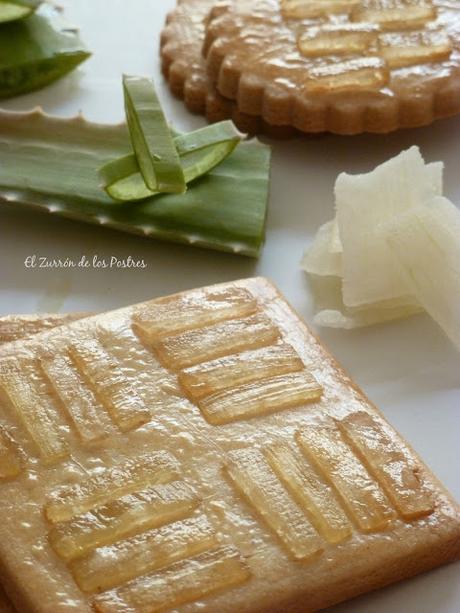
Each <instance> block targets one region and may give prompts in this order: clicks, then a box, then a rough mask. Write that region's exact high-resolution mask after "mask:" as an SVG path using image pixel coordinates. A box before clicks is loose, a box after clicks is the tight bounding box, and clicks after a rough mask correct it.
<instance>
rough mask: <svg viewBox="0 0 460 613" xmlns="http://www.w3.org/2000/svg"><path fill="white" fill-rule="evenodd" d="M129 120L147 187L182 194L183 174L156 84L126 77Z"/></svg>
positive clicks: (126, 104) (124, 81) (183, 190)
mask: <svg viewBox="0 0 460 613" xmlns="http://www.w3.org/2000/svg"><path fill="white" fill-rule="evenodd" d="M123 93H124V97H125V111H126V120H127V122H128V127H129V133H130V137H131V143H132V145H133V149H134V153H135V154H136V158H137V162H138V164H139V168H140V171H141V174H142V178H143V179H144V181H145V184H146V185H147V187H148V188H149V189H150V190H151V191H153V192H168V193H173V194H183V193H184V192H185V190H186V189H187V186H186V183H185V177H184V171H183V170H182V166H181V163H180V159H179V154H178V152H177V149H176V147H175V144H174V140H173V137H172V134H171V131H170V129H169V127H168V124H167V122H166V118H165V116H164V113H163V110H162V108H161V104H160V101H159V100H158V96H157V94H156V91H155V87H154V85H153V82H152V81H151V80H150V79H145V78H142V77H131V76H127V75H123Z"/></svg>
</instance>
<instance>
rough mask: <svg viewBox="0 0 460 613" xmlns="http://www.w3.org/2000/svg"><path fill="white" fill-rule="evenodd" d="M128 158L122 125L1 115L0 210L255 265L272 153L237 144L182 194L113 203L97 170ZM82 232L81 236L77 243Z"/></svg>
mask: <svg viewBox="0 0 460 613" xmlns="http://www.w3.org/2000/svg"><path fill="white" fill-rule="evenodd" d="M130 152H132V147H131V143H130V140H129V134H128V130H127V128H126V125H117V126H113V125H101V124H96V123H89V122H87V121H85V120H84V119H83V118H82V117H74V118H73V119H62V118H57V117H49V116H46V115H44V114H43V113H42V112H41V111H39V110H37V111H34V112H29V113H14V112H8V111H0V160H1V161H2V163H1V164H0V203H1V202H3V203H8V202H9V203H10V204H11V205H13V206H21V207H22V206H28V207H30V208H32V209H35V210H43V211H45V212H47V213H51V214H52V215H58V216H62V217H67V218H71V219H75V220H77V221H82V222H86V223H90V224H96V225H98V226H99V227H100V228H101V229H102V227H107V228H113V229H117V230H121V231H123V232H129V233H132V234H138V235H141V236H144V237H147V238H153V239H161V240H166V241H174V242H180V243H184V244H188V245H193V246H196V247H206V248H209V249H218V250H221V251H229V252H231V253H238V254H242V255H247V256H251V257H258V255H259V254H260V250H261V247H262V245H263V242H264V234H265V218H266V212H267V202H268V194H269V179H270V147H268V146H266V145H263V144H261V143H259V142H258V141H257V140H250V141H247V142H243V143H241V144H240V145H239V147H237V148H236V149H235V151H234V152H233V153H232V154H231V155H229V157H228V158H227V159H225V160H224V161H223V162H222V163H221V164H219V165H218V166H216V167H215V168H213V169H212V170H211V171H210V172H208V173H207V174H206V175H204V176H202V177H200V178H199V179H197V180H195V181H194V182H193V184H191V186H190V188H189V189H188V191H187V192H186V193H185V194H160V195H158V196H155V197H154V198H146V199H145V200H142V201H141V202H137V203H136V204H135V205H132V206H126V204H123V203H116V202H114V201H113V200H112V199H111V198H110V197H109V196H108V195H107V194H106V193H105V192H104V190H103V189H101V187H100V178H99V176H98V172H97V170H98V168H100V167H101V166H103V165H104V164H106V163H107V162H109V161H110V160H113V159H116V158H118V157H121V156H124V155H127V154H129V153H130ZM83 238H84V229H83V228H82V239H83Z"/></svg>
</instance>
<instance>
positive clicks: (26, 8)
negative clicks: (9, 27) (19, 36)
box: [0, 0, 42, 24]
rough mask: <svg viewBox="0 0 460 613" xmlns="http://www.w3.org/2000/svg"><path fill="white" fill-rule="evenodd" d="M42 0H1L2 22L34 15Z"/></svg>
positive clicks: (0, 17) (0, 12) (0, 13)
mask: <svg viewBox="0 0 460 613" xmlns="http://www.w3.org/2000/svg"><path fill="white" fill-rule="evenodd" d="M41 3H42V0H0V24H1V23H5V22H7V21H15V20H16V19H24V18H25V17H28V16H29V15H32V13H34V12H35V11H36V10H37V9H38V7H39V6H40V4H41Z"/></svg>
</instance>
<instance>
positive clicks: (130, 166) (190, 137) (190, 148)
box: [99, 120, 243, 202]
mask: <svg viewBox="0 0 460 613" xmlns="http://www.w3.org/2000/svg"><path fill="white" fill-rule="evenodd" d="M197 137H198V138H197ZM201 137H203V138H201ZM242 137H243V135H242V134H241V133H240V132H239V131H238V130H237V129H236V128H235V126H234V124H233V122H232V121H230V120H226V121H221V122H219V123H216V124H211V125H209V126H204V127H203V128H199V129H197V130H194V131H192V132H187V133H185V134H177V135H176V136H174V144H175V146H176V148H177V152H178V153H179V157H180V159H181V164H182V160H183V159H184V157H186V156H187V155H189V154H192V153H196V152H199V151H203V150H204V149H208V148H209V147H214V148H216V149H217V147H218V146H219V145H220V146H223V145H225V144H227V147H225V148H224V151H223V152H222V154H221V155H219V156H218V157H217V158H215V159H214V160H213V162H212V163H211V164H209V165H208V166H207V167H206V169H205V170H202V171H199V172H195V173H193V174H192V175H191V176H187V174H186V171H185V169H184V177H185V181H186V183H187V184H188V183H191V182H192V181H195V180H197V179H199V178H200V177H202V176H203V175H205V174H207V173H208V172H210V171H211V170H212V169H213V168H215V167H216V166H218V165H219V164H221V163H222V162H223V161H224V160H225V159H227V157H228V156H230V155H231V154H232V153H233V151H234V150H235V148H236V147H237V146H238V145H239V143H240V142H241V140H242ZM210 139H211V140H210ZM212 139H214V140H212ZM182 166H183V164H182ZM134 175H139V183H140V182H141V174H140V169H139V166H138V163H137V158H136V156H135V155H134V154H128V155H126V156H123V157H121V158H118V159H116V160H113V161H111V162H108V163H107V164H105V165H104V166H102V167H101V168H100V169H99V176H100V177H101V179H102V182H103V186H102V187H103V189H104V191H105V192H106V193H107V195H108V196H110V197H111V198H112V199H113V200H115V201H116V202H139V201H140V200H143V199H144V198H150V197H152V196H155V195H158V194H160V193H161V192H158V191H152V190H149V189H148V187H147V186H146V185H145V183H144V185H143V186H140V188H141V187H143V188H144V189H143V191H139V194H140V195H139V196H138V197H136V198H131V197H130V198H127V197H123V196H122V195H121V193H122V192H121V191H120V188H118V189H117V185H118V186H119V185H120V184H122V183H123V182H124V181H125V180H126V179H128V178H129V177H132V178H133V179H134Z"/></svg>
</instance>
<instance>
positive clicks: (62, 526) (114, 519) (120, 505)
mask: <svg viewBox="0 0 460 613" xmlns="http://www.w3.org/2000/svg"><path fill="white" fill-rule="evenodd" d="M199 503H200V499H199V498H198V496H197V495H196V494H195V492H194V491H193V490H192V489H191V488H190V487H189V486H188V485H187V484H186V483H184V482H182V481H174V482H172V483H167V484H165V485H156V486H153V487H150V488H147V489H145V490H143V491H141V492H135V493H133V494H127V495H126V496H123V497H122V498H118V499H117V500H111V501H109V502H108V503H106V504H104V505H102V506H100V507H98V508H96V509H92V510H91V511H88V512H87V513H84V514H82V515H79V516H77V517H75V518H74V519H71V520H69V521H66V522H61V523H58V524H56V525H55V526H54V527H53V529H52V530H51V532H50V534H49V540H50V543H51V546H52V547H53V549H54V550H55V551H56V553H57V554H58V555H59V556H61V558H64V559H65V560H67V561H69V560H73V559H74V558H79V557H81V556H82V555H85V554H87V553H88V552H89V551H91V550H92V549H96V548H97V547H101V546H103V545H111V544H112V543H115V542H116V541H119V540H121V539H122V538H124V537H127V536H131V535H134V534H139V533H140V532H142V531H144V530H147V529H150V528H157V527H159V526H162V525H164V524H168V523H170V522H173V521H176V520H178V519H182V518H183V517H186V516H187V515H190V514H191V513H192V511H193V510H194V509H195V508H196V507H197V506H198V504H199Z"/></svg>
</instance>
